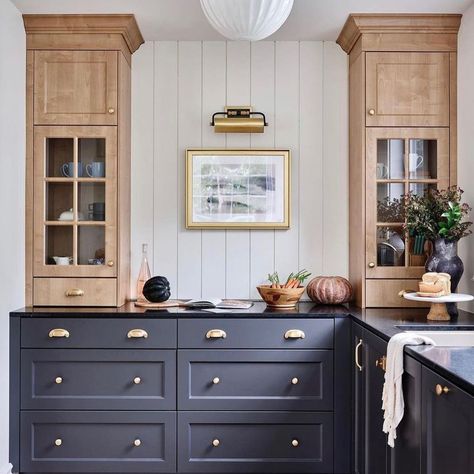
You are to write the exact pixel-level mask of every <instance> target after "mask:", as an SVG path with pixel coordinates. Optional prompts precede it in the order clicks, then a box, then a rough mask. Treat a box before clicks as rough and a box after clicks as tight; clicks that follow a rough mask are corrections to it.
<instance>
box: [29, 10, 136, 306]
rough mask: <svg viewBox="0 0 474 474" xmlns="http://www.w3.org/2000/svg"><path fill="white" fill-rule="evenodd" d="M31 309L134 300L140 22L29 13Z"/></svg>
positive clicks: (124, 18) (113, 17)
mask: <svg viewBox="0 0 474 474" xmlns="http://www.w3.org/2000/svg"><path fill="white" fill-rule="evenodd" d="M23 18H24V24H25V30H26V35H27V123H26V127H27V156H26V304H27V305H38V306H121V305H122V304H123V303H125V301H126V300H127V299H128V296H129V287H130V284H129V271H130V265H129V259H130V237H129V236H130V100H131V97H130V95H131V90H130V83H131V77H130V76H131V55H132V53H133V52H134V51H136V49H138V47H139V46H140V44H141V43H143V38H142V36H141V34H140V31H139V29H138V26H137V23H136V21H135V18H134V16H133V15H24V17H23Z"/></svg>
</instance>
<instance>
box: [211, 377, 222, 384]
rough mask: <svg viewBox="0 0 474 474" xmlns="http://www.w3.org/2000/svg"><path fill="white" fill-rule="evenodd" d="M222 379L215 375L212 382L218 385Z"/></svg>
mask: <svg viewBox="0 0 474 474" xmlns="http://www.w3.org/2000/svg"><path fill="white" fill-rule="evenodd" d="M220 381H221V379H220V378H219V377H214V378H213V379H212V383H213V384H214V385H217V384H218V383H219V382H220Z"/></svg>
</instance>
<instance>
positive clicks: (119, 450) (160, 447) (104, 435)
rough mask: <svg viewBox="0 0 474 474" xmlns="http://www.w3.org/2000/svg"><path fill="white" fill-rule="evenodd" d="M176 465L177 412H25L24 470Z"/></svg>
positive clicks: (143, 469) (133, 469)
mask: <svg viewBox="0 0 474 474" xmlns="http://www.w3.org/2000/svg"><path fill="white" fill-rule="evenodd" d="M175 469H176V412H121V411H116V412H112V411H102V412H101V411H96V412H92V411H82V412H77V411H70V412H66V411H54V412H48V411H42V412H39V411H23V412H22V413H21V455H20V470H21V472H28V473H30V472H31V473H34V472H37V473H99V472H109V473H149V472H167V473H170V472H174V471H175Z"/></svg>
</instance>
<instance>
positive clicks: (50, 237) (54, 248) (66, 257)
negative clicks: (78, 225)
mask: <svg viewBox="0 0 474 474" xmlns="http://www.w3.org/2000/svg"><path fill="white" fill-rule="evenodd" d="M45 244H46V246H45V248H46V255H45V264H46V265H72V263H73V261H72V255H73V250H72V249H73V227H72V225H55V226H51V225H48V226H46V229H45Z"/></svg>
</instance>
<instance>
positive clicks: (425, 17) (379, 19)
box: [336, 13, 462, 53]
mask: <svg viewBox="0 0 474 474" xmlns="http://www.w3.org/2000/svg"><path fill="white" fill-rule="evenodd" d="M461 17H462V15H460V14H454V13H453V14H451V13H429V14H426V13H420V14H413V13H352V14H351V15H349V17H348V18H347V20H346V23H345V24H344V27H343V28H342V31H341V33H340V34H339V36H338V38H337V40H336V42H337V44H338V45H339V46H341V48H342V49H343V50H344V51H345V52H346V53H350V52H351V50H352V48H353V47H354V45H355V44H356V43H357V40H358V39H359V37H360V36H361V35H362V34H364V33H375V34H388V33H392V34H393V33H401V34H406V33H413V34H419V33H435V34H457V32H458V30H459V26H460V24H461Z"/></svg>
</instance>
